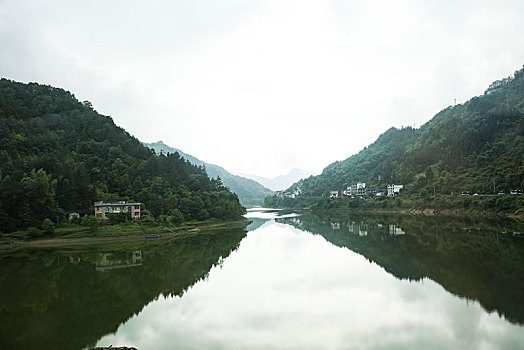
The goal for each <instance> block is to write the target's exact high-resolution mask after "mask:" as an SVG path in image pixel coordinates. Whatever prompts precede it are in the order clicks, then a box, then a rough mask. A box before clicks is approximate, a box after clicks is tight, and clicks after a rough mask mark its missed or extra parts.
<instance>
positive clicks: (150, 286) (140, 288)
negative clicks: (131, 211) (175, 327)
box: [0, 230, 245, 349]
mask: <svg viewBox="0 0 524 350" xmlns="http://www.w3.org/2000/svg"><path fill="white" fill-rule="evenodd" d="M244 237H245V231H244V230H228V231H218V232H217V233H215V234H202V235H195V236H191V237H186V238H181V239H175V240H172V241H169V242H165V243H164V242H144V243H139V244H138V246H136V244H132V245H130V246H127V247H126V246H125V244H123V246H122V244H120V245H119V246H118V247H107V246H104V247H100V248H96V247H91V248H89V249H84V250H82V251H71V250H42V249H41V250H26V251H19V252H15V253H7V254H6V253H5V252H4V253H2V254H0V324H1V327H0V348H1V349H82V348H84V347H86V346H88V345H94V344H95V343H96V341H97V340H98V339H99V338H100V337H102V336H103V335H105V334H108V333H111V332H115V331H116V330H117V328H118V326H119V325H120V324H122V323H123V322H125V321H126V320H128V319H129V318H130V317H132V316H133V315H136V314H138V313H139V312H140V310H142V308H143V307H144V305H146V304H148V303H149V302H151V301H152V300H155V299H157V298H158V297H159V296H164V297H169V296H181V295H183V294H184V292H185V291H186V290H187V289H188V288H189V287H190V286H192V285H193V284H195V283H196V282H197V281H199V280H202V279H203V278H206V276H207V275H208V273H209V270H210V269H211V268H212V267H213V266H216V265H219V264H221V263H222V261H223V259H225V258H226V257H228V256H229V255H230V254H231V252H232V251H234V250H236V249H237V248H238V246H239V243H240V241H241V240H242V239H243V238H244Z"/></svg>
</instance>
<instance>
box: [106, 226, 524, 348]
mask: <svg viewBox="0 0 524 350" xmlns="http://www.w3.org/2000/svg"><path fill="white" fill-rule="evenodd" d="M110 344H113V345H114V346H116V345H127V346H135V347H137V348H138V349H141V350H145V349H173V348H181V349H247V348H249V349H268V348H278V349H282V348H286V349H323V348H329V349H340V348H358V349H365V348H374V349H377V348H378V349H381V348H383V349H397V348H399V349H405V348H414V349H415V348H416V349H442V348H447V349H451V348H460V349H464V348H467V349H470V348H471V349H479V348H482V349H495V348H497V349H499V348H508V349H515V348H518V347H520V346H522V344H524V328H523V327H519V326H517V325H513V324H510V323H508V322H506V321H505V320H504V319H502V318H500V317H499V316H498V315H497V314H496V313H492V314H488V313H486V312H485V311H484V310H483V309H482V308H481V307H480V306H479V304H478V303H477V302H469V303H468V302H467V301H466V300H464V299H460V298H457V297H455V296H453V295H452V294H449V293H447V292H446V291H445V290H444V289H443V288H442V287H441V286H440V285H438V284H436V283H434V282H432V281H430V280H423V281H422V282H409V281H406V280H397V279H396V278H395V277H393V276H392V275H389V274H388V273H386V272H385V271H384V270H383V269H382V268H381V267H380V266H378V265H376V264H374V263H370V262H368V261H367V260H366V259H365V258H364V257H362V256H360V255H358V254H356V253H353V252H351V251H350V250H348V249H343V248H338V247H336V246H334V245H332V244H330V243H328V242H326V241H325V240H324V239H323V238H322V237H320V236H313V235H310V234H308V233H307V232H303V231H300V230H298V229H294V228H291V227H290V226H287V225H284V224H277V223H274V222H273V221H270V222H269V223H266V224H265V225H263V226H262V227H260V228H259V229H257V230H255V231H253V232H250V233H248V236H247V237H246V238H245V239H244V240H243V241H242V242H241V245H240V248H239V249H238V250H237V251H236V252H234V253H233V254H232V255H231V256H230V257H228V258H227V259H226V260H225V261H224V263H223V265H222V266H221V267H215V268H213V269H212V270H211V272H210V273H209V278H208V279H207V280H205V281H200V282H198V283H197V284H196V285H194V286H193V287H192V288H190V289H189V290H188V291H187V293H186V294H185V295H183V296H182V297H169V298H165V299H164V298H160V299H159V300H156V301H154V302H152V303H150V304H149V305H147V306H146V307H145V308H144V309H143V310H142V312H140V314H138V315H137V316H135V317H133V318H132V319H130V320H129V321H128V322H126V323H125V324H123V325H121V326H120V327H119V329H118V331H117V332H116V333H115V334H111V335H108V336H105V337H103V338H102V339H101V340H100V341H99V342H98V344H97V345H98V346H102V345H106V346H108V345H110Z"/></svg>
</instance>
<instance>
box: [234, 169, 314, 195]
mask: <svg viewBox="0 0 524 350" xmlns="http://www.w3.org/2000/svg"><path fill="white" fill-rule="evenodd" d="M239 175H241V176H244V177H247V178H248V179H253V180H255V181H257V182H259V183H261V184H262V185H264V186H266V187H267V188H269V189H271V190H273V191H281V190H285V189H286V188H288V187H289V186H291V185H292V184H294V183H295V182H297V181H299V180H300V179H305V178H308V177H309V176H311V175H313V172H312V171H306V170H303V169H300V168H293V169H291V170H290V171H289V173H287V174H286V175H279V176H277V177H274V178H272V179H269V178H267V177H263V176H258V175H253V174H239Z"/></svg>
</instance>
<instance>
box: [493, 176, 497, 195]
mask: <svg viewBox="0 0 524 350" xmlns="http://www.w3.org/2000/svg"><path fill="white" fill-rule="evenodd" d="M493 194H496V193H495V178H493Z"/></svg>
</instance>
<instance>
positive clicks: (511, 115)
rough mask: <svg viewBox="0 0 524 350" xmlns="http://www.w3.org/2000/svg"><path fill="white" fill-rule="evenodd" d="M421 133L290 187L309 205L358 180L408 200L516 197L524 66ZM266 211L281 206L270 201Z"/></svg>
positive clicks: (521, 177)
mask: <svg viewBox="0 0 524 350" xmlns="http://www.w3.org/2000/svg"><path fill="white" fill-rule="evenodd" d="M492 86H494V87H492V88H490V89H488V90H487V91H486V93H485V94H484V95H482V96H478V97H474V98H472V99H471V100H469V101H468V102H466V103H464V104H461V105H456V106H450V107H448V108H446V109H444V110H442V111H441V112H439V113H438V114H437V115H435V117H433V119H431V120H430V121H429V122H427V123H426V124H424V125H423V126H422V127H420V128H419V129H413V128H403V129H400V130H399V129H396V128H391V129H389V130H387V131H386V132H385V133H384V134H382V135H380V136H379V138H378V139H377V140H376V141H375V142H374V143H373V144H371V145H369V146H368V147H366V148H364V149H363V150H362V151H360V152H359V153H358V154H356V155H354V156H352V157H349V158H347V159H346V160H343V161H340V162H335V163H333V164H330V165H329V166H327V167H326V168H325V169H324V171H323V172H322V174H320V175H318V176H312V177H309V178H308V179H305V180H301V181H299V182H298V183H296V184H294V185H293V186H291V188H290V189H289V190H288V191H290V190H291V189H293V188H300V189H301V190H302V196H300V197H302V198H300V197H298V199H297V200H294V201H291V200H290V199H288V198H285V202H286V203H287V205H289V203H290V202H295V203H297V202H301V201H302V202H304V203H305V202H308V200H307V199H306V198H305V194H307V195H308V196H310V198H309V202H308V203H311V201H312V200H314V198H315V197H321V196H324V197H325V196H326V194H327V191H331V190H339V191H342V190H344V189H346V187H347V186H349V185H351V184H354V183H356V182H365V183H366V184H367V187H368V188H381V189H385V188H386V186H387V184H402V185H404V188H403V191H402V195H403V196H419V195H421V196H426V195H428V194H430V193H433V192H435V193H436V194H439V195H456V194H460V193H463V192H466V191H467V192H469V193H471V194H473V193H479V194H493V193H494V192H495V193H498V192H499V191H502V192H505V193H506V194H507V193H509V191H510V190H513V189H523V188H524V163H523V160H524V68H523V69H521V70H519V71H517V72H515V74H514V76H513V77H511V78H509V79H508V78H506V79H503V80H501V81H498V82H495V83H494V84H492ZM266 205H282V201H279V200H278V199H277V197H269V198H267V200H266Z"/></svg>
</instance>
